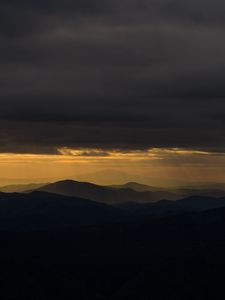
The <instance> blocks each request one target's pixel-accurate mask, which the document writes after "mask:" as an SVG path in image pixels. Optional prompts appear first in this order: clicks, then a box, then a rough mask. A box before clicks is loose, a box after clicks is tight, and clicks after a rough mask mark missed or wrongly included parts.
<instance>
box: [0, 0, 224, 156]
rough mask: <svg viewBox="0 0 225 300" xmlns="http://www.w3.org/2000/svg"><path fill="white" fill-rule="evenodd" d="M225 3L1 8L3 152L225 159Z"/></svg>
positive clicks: (38, 2)
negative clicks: (179, 151)
mask: <svg viewBox="0 0 225 300" xmlns="http://www.w3.org/2000/svg"><path fill="white" fill-rule="evenodd" d="M224 15H225V3H224V1H221V0H214V1H212V0H211V1H209V0H189V1H187V0H148V1H147V0H113V1H112V0H111V1H109V0H97V1H93V0H76V1H71V0H63V1H62V0H58V1H57V0H19V1H18V0H5V1H4V0H0V99H1V102H0V104H1V108H0V152H14V153H46V154H48V153H57V148H60V147H88V148H102V149H106V150H107V149H124V150H125V151H127V150H135V149H145V148H151V147H160V148H161V147H166V148H168V147H178V148H190V149H203V150H206V151H216V152H224V151H225V101H224V97H225V84H224V81H225V54H224V53H225V39H224V30H225V18H224Z"/></svg>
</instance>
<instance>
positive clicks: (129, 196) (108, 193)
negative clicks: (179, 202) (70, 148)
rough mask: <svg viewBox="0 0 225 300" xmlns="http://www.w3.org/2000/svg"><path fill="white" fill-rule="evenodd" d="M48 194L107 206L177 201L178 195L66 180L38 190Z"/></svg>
mask: <svg viewBox="0 0 225 300" xmlns="http://www.w3.org/2000/svg"><path fill="white" fill-rule="evenodd" d="M38 190H39V191H44V192H48V193H55V194H59V195H65V196H72V197H81V198H86V199H90V200H94V201H97V202H102V203H107V204H118V203H126V202H138V203H149V202H155V201H159V200H161V199H175V198H176V195H174V194H172V193H169V192H160V191H159V192H149V191H148V192H136V191H134V190H132V189H128V188H126V189H113V188H110V187H104V186H99V185H96V184H92V183H87V182H78V181H73V180H64V181H59V182H56V183H52V184H48V185H46V186H43V187H41V188H40V189H38Z"/></svg>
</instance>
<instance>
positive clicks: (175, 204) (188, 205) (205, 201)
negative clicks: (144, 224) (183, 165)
mask: <svg viewBox="0 0 225 300" xmlns="http://www.w3.org/2000/svg"><path fill="white" fill-rule="evenodd" d="M120 208H123V209H124V210H127V211H130V212H131V213H133V215H136V216H137V215H155V216H157V215H164V216H166V215H170V214H181V213H187V212H200V211H206V210H210V209H216V208H225V197H223V198H212V197H201V196H191V197H188V198H184V199H180V200H176V201H169V200H161V201H158V202H156V203H144V204H140V203H125V204H121V205H120Z"/></svg>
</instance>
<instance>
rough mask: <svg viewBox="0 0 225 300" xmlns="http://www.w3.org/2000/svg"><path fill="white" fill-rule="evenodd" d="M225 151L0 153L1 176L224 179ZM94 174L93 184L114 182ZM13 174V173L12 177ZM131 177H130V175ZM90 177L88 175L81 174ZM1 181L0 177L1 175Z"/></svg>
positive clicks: (67, 150)
mask: <svg viewBox="0 0 225 300" xmlns="http://www.w3.org/2000/svg"><path fill="white" fill-rule="evenodd" d="M224 166H225V154H223V153H213V152H207V151H202V150H189V149H180V148H151V149H143V150H119V149H111V150H110V149H109V150H105V149H98V148H68V147H62V148H59V149H58V154H55V155H39V154H7V153H2V154H0V168H1V177H3V176H4V177H8V178H12V177H13V178H24V179H26V180H28V179H29V181H34V180H33V179H34V178H35V179H37V178H40V179H43V180H51V179H54V180H55V179H56V180H57V179H62V178H73V179H78V180H79V178H80V177H79V176H80V175H82V174H89V173H96V174H97V173H98V172H101V171H105V170H110V169H113V170H115V171H118V172H125V173H126V174H130V175H132V177H131V179H132V180H134V181H135V180H136V181H140V180H141V181H142V182H145V183H149V184H150V183H152V182H153V181H154V178H157V183H158V184H160V182H165V181H166V180H177V179H179V178H184V179H186V180H187V181H190V180H192V181H194V180H200V179H201V180H213V181H216V180H224V179H225V168H224ZM109 173H110V172H108V173H107V176H108V177H107V178H108V179H107V178H103V177H100V176H99V175H96V177H95V179H94V180H95V182H96V183H102V182H103V181H104V183H114V182H113V181H114V179H112V178H111V177H110V174H109ZM12 174H13V176H12ZM129 178H130V177H129ZM82 179H83V180H87V181H88V180H89V177H88V176H87V177H85V176H83V177H82ZM0 184H2V183H1V178H0Z"/></svg>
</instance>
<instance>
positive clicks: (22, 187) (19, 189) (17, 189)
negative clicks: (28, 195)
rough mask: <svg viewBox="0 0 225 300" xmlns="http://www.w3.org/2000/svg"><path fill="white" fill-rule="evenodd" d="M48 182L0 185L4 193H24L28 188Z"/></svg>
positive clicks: (34, 187)
mask: <svg viewBox="0 0 225 300" xmlns="http://www.w3.org/2000/svg"><path fill="white" fill-rule="evenodd" d="M46 184H47V183H29V184H12V185H6V186H2V187H0V192H4V193H23V192H25V191H28V190H34V189H38V188H40V187H42V186H44V185H46Z"/></svg>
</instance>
